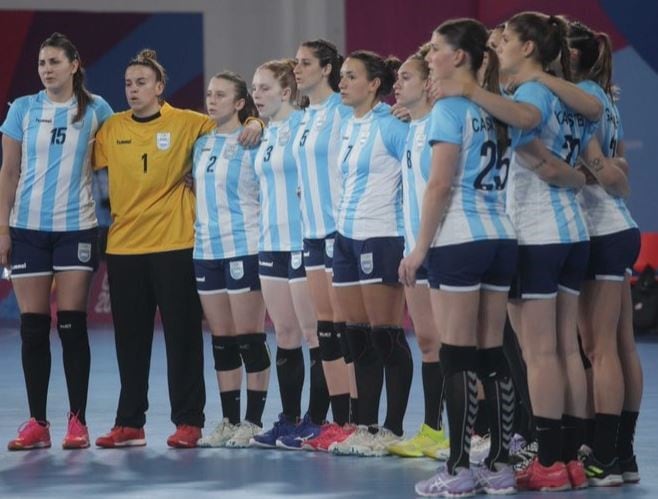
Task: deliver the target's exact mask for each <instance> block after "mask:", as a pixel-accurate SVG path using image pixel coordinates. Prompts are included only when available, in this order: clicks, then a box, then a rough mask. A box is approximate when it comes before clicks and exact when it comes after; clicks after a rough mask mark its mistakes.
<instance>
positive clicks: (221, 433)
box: [197, 418, 238, 447]
mask: <svg viewBox="0 0 658 499" xmlns="http://www.w3.org/2000/svg"><path fill="white" fill-rule="evenodd" d="M237 431H238V426H237V425H234V424H231V423H229V422H228V419H227V418H224V419H222V422H221V423H219V424H218V425H217V426H216V427H215V430H214V431H213V432H212V433H211V434H210V435H208V436H206V437H201V438H200V439H199V441H198V442H197V446H199V447H224V446H225V445H226V442H227V441H228V440H229V439H230V438H231V437H232V436H233V435H235V433H236V432H237Z"/></svg>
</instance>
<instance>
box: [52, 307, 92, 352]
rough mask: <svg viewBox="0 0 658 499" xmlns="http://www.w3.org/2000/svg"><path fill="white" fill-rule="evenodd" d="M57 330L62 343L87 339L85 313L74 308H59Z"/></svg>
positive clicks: (68, 343) (66, 343)
mask: <svg viewBox="0 0 658 499" xmlns="http://www.w3.org/2000/svg"><path fill="white" fill-rule="evenodd" d="M57 332H58V333H59V337H60V339H61V340H62V345H63V346H64V348H66V346H67V345H71V344H75V343H79V342H82V341H89V340H88V338H89V336H88V334H87V313H86V312H80V311H76V310H61V311H59V312H57Z"/></svg>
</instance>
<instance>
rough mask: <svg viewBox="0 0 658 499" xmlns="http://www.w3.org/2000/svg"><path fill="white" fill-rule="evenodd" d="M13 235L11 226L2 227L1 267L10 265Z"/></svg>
mask: <svg viewBox="0 0 658 499" xmlns="http://www.w3.org/2000/svg"><path fill="white" fill-rule="evenodd" d="M10 258H11V237H10V236H9V227H6V226H2V227H0V267H7V268H9V267H10Z"/></svg>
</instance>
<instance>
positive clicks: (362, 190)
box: [337, 103, 409, 240]
mask: <svg viewBox="0 0 658 499" xmlns="http://www.w3.org/2000/svg"><path fill="white" fill-rule="evenodd" d="M408 128H409V126H408V125H407V124H406V123H403V122H401V121H400V120H398V119H397V118H395V117H394V116H393V115H392V114H391V108H390V106H388V105H387V104H383V103H379V104H377V105H376V106H375V107H374V108H373V109H372V110H371V111H370V112H369V113H367V114H366V115H365V116H363V117H361V118H355V117H354V116H351V117H349V118H348V119H347V120H346V121H345V122H344V123H343V128H342V131H341V136H342V140H341V148H340V154H339V157H338V160H339V161H340V168H341V178H342V182H341V197H340V201H339V204H338V214H337V228H338V232H340V233H341V234H342V235H343V236H346V237H349V238H351V239H357V240H365V239H368V238H371V237H398V236H403V235H404V223H403V214H402V173H401V170H402V168H401V161H402V158H403V157H404V144H405V142H406V140H407V130H408Z"/></svg>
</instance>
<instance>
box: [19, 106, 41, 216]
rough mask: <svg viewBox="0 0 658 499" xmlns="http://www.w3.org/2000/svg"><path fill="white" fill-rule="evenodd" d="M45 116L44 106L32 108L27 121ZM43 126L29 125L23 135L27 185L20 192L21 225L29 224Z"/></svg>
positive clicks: (24, 173)
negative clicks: (40, 130) (40, 134)
mask: <svg viewBox="0 0 658 499" xmlns="http://www.w3.org/2000/svg"><path fill="white" fill-rule="evenodd" d="M42 117H43V107H39V108H37V109H30V110H29V111H28V113H27V122H28V123H30V122H31V121H33V120H40V119H41V118H42ZM40 128H41V127H28V128H27V134H26V136H25V137H23V140H24V143H25V144H26V145H27V147H26V149H27V151H26V152H27V154H26V156H27V168H26V170H25V171H24V172H22V174H23V175H25V182H24V184H25V187H24V188H23V191H22V192H21V194H20V202H19V208H18V215H17V218H16V222H17V225H18V226H19V227H27V226H28V218H29V214H30V201H31V200H32V190H33V188H34V178H35V177H36V173H37V138H38V137H39V129H40Z"/></svg>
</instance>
